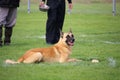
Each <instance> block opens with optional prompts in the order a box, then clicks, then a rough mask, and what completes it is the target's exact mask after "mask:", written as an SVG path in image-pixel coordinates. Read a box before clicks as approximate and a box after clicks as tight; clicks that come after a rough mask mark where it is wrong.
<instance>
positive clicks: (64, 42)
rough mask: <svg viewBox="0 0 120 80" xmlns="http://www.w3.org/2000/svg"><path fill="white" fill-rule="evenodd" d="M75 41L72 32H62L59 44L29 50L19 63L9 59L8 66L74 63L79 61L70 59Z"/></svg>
mask: <svg viewBox="0 0 120 80" xmlns="http://www.w3.org/2000/svg"><path fill="white" fill-rule="evenodd" d="M74 42H75V39H74V35H73V33H72V31H71V30H70V31H69V32H68V33H63V32H60V39H59V41H58V43H56V44H54V45H53V46H51V47H48V48H35V49H30V50H28V51H27V52H26V53H25V54H24V55H23V56H22V57H20V58H19V59H18V60H17V61H13V60H10V59H7V60H6V61H5V63H7V64H17V63H40V62H59V63H64V62H74V61H79V60H78V59H72V58H69V57H70V54H71V50H72V46H73V45H74Z"/></svg>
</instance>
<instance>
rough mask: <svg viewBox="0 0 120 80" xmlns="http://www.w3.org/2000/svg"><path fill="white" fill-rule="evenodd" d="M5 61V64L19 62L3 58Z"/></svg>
mask: <svg viewBox="0 0 120 80" xmlns="http://www.w3.org/2000/svg"><path fill="white" fill-rule="evenodd" d="M5 63H6V64H19V63H20V62H18V61H14V60H10V59H7V60H5Z"/></svg>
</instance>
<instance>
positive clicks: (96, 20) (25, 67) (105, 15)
mask: <svg viewBox="0 0 120 80" xmlns="http://www.w3.org/2000/svg"><path fill="white" fill-rule="evenodd" d="M118 5H119V4H118ZM98 6H101V7H98ZM24 7H26V6H24V5H23V6H21V7H20V8H19V11H18V17H17V24H16V26H15V27H14V32H13V36H12V43H11V45H10V46H3V47H2V48H0V80H120V77H119V75H120V14H119V13H120V11H118V12H117V15H116V16H112V13H111V12H110V9H111V4H108V5H103V4H98V5H97V4H93V5H92V4H91V5H90V7H89V5H86V4H81V5H78V4H76V6H74V10H73V12H72V14H70V15H68V14H66V18H65V23H64V27H63V31H64V32H67V31H69V28H72V30H73V33H74V35H75V39H76V42H75V45H74V47H73V51H72V55H71V57H73V58H78V59H83V61H82V62H74V63H63V64H60V63H40V64H23V63H21V64H17V65H8V64H5V63H4V60H5V59H8V58H9V59H12V60H17V59H18V58H19V57H20V56H21V55H23V54H24V52H25V51H27V50H28V49H31V48H36V47H48V46H49V45H47V44H46V43H45V39H42V38H41V37H42V36H44V35H45V24H46V18H47V17H46V13H43V12H39V11H37V9H36V8H35V10H34V12H31V13H30V14H28V13H27V12H25V9H24ZM97 7H98V8H97ZM103 7H104V8H103ZM119 8H120V6H118V9H119ZM78 9H79V10H78ZM97 9H98V11H97V13H96V10H97ZM102 9H103V10H102ZM99 10H101V11H99ZM93 58H95V59H98V60H100V62H99V63H91V62H90V60H91V59H93Z"/></svg>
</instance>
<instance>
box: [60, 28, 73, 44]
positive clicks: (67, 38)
mask: <svg viewBox="0 0 120 80" xmlns="http://www.w3.org/2000/svg"><path fill="white" fill-rule="evenodd" d="M61 38H62V41H64V42H65V43H66V44H67V45H68V46H73V45H74V42H75V38H74V35H73V33H72V31H71V29H70V31H69V32H68V33H63V32H61Z"/></svg>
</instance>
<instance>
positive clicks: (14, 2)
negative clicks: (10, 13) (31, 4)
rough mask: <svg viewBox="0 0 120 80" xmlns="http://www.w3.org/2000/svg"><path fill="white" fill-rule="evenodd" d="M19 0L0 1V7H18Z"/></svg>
mask: <svg viewBox="0 0 120 80" xmlns="http://www.w3.org/2000/svg"><path fill="white" fill-rule="evenodd" d="M19 3H20V0H0V7H7V8H14V7H19Z"/></svg>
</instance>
